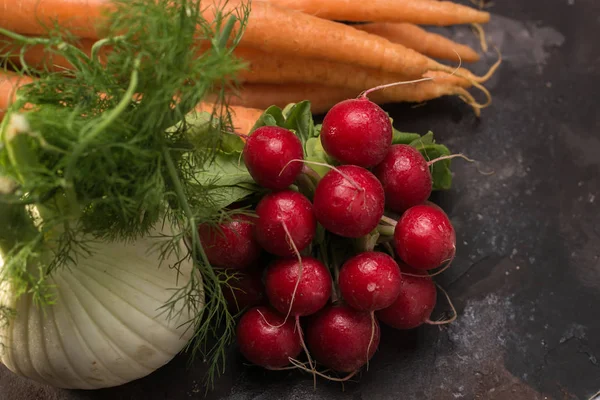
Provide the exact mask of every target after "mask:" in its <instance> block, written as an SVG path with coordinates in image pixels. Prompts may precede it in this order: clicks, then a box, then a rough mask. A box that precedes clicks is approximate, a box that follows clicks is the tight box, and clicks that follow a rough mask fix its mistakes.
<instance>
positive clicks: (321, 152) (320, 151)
mask: <svg viewBox="0 0 600 400" xmlns="http://www.w3.org/2000/svg"><path fill="white" fill-rule="evenodd" d="M305 159H306V160H308V161H316V162H319V163H325V164H330V165H331V162H332V160H331V158H330V157H329V155H328V154H327V153H326V152H325V149H324V148H323V144H322V143H321V138H319V137H311V138H310V139H308V140H307V142H306V157H305ZM310 167H311V168H312V169H314V170H315V171H316V172H317V173H318V174H319V175H320V176H324V175H325V174H326V173H327V172H329V171H330V169H329V168H327V167H324V166H321V165H315V164H311V165H310Z"/></svg>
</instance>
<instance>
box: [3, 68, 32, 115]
mask: <svg viewBox="0 0 600 400" xmlns="http://www.w3.org/2000/svg"><path fill="white" fill-rule="evenodd" d="M31 82H33V79H32V78H30V77H28V76H21V75H18V74H15V73H12V72H7V71H3V70H0V120H1V119H2V118H3V117H4V114H5V113H6V110H7V109H8V107H10V105H11V103H12V102H13V101H14V100H15V96H16V92H17V89H18V88H19V87H20V86H23V85H26V84H28V83H31Z"/></svg>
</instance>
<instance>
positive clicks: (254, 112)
mask: <svg viewBox="0 0 600 400" xmlns="http://www.w3.org/2000/svg"><path fill="white" fill-rule="evenodd" d="M213 108H214V104H213V103H210V102H202V103H200V104H199V105H198V107H196V110H197V111H205V112H212V110H213ZM230 111H231V119H232V122H233V128H234V131H235V132H237V133H240V134H243V135H247V134H248V133H249V132H250V129H252V127H253V126H254V124H255V123H256V121H257V120H258V118H259V117H260V116H261V115H262V113H263V110H260V109H258V108H250V107H242V106H230Z"/></svg>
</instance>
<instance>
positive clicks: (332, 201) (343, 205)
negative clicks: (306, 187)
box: [313, 165, 385, 238]
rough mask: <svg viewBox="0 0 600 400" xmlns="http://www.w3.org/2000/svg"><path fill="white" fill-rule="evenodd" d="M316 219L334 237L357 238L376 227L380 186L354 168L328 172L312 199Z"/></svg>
mask: <svg viewBox="0 0 600 400" xmlns="http://www.w3.org/2000/svg"><path fill="white" fill-rule="evenodd" d="M313 207H314V210H315V215H316V216H317V220H318V221H319V222H320V223H321V224H322V225H323V227H324V228H325V229H327V230H328V231H330V232H332V233H335V234H336V235H339V236H343V237H350V238H357V237H361V236H364V235H366V234H367V233H369V232H371V231H372V230H373V229H375V228H376V227H377V224H378V223H379V220H380V219H381V216H382V215H383V211H384V207H385V198H384V193H383V187H382V186H381V183H380V182H379V181H378V180H377V178H376V177H375V175H373V174H372V173H370V172H369V171H367V170H366V169H364V168H361V167H357V166H355V165H342V166H340V167H337V168H335V169H332V170H331V171H329V172H328V173H327V174H325V176H324V177H323V178H322V179H321V181H320V182H319V183H318V184H317V188H316V190H315V195H314V199H313Z"/></svg>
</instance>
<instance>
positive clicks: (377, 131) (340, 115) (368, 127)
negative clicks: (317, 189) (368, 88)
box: [321, 97, 392, 168]
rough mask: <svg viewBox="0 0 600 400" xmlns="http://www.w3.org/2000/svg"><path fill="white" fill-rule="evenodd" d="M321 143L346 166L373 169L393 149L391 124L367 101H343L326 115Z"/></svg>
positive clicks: (362, 98) (388, 119)
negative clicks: (351, 165) (352, 165)
mask: <svg viewBox="0 0 600 400" xmlns="http://www.w3.org/2000/svg"><path fill="white" fill-rule="evenodd" d="M321 142H322V143H323V148H324V149H325V152H327V154H329V155H330V156H332V157H333V158H335V159H336V160H338V161H340V162H341V163H343V164H354V165H359V166H361V167H365V168H368V167H373V166H375V165H377V164H379V163H380V162H381V161H382V160H383V158H384V157H385V155H386V154H387V152H388V150H389V149H390V146H391V145H392V123H391V121H390V118H389V117H388V115H387V114H386V113H385V111H383V110H382V109H381V107H379V106H378V105H377V104H375V103H373V102H371V101H370V100H369V99H367V98H366V97H361V98H358V99H349V100H344V101H342V102H339V103H337V104H336V105H335V106H333V107H332V108H331V109H330V110H329V111H328V112H327V115H325V118H324V119H323V125H322V128H321Z"/></svg>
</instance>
